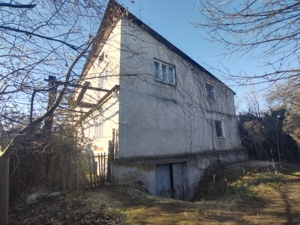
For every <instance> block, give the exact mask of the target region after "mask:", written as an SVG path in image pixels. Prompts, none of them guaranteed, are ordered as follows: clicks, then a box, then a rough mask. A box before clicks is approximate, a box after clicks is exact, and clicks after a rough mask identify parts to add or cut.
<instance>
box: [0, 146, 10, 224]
mask: <svg viewBox="0 0 300 225" xmlns="http://www.w3.org/2000/svg"><path fill="white" fill-rule="evenodd" d="M0 151H1V149H0ZM0 181H1V185H0V225H8V198H9V157H1V158H0Z"/></svg>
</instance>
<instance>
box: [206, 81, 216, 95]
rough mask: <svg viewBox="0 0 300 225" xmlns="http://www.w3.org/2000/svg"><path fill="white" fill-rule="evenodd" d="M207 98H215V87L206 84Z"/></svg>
mask: <svg viewBox="0 0 300 225" xmlns="http://www.w3.org/2000/svg"><path fill="white" fill-rule="evenodd" d="M206 97H208V98H214V87H213V86H212V85H210V84H206Z"/></svg>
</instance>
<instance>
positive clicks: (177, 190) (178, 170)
mask: <svg viewBox="0 0 300 225" xmlns="http://www.w3.org/2000/svg"><path fill="white" fill-rule="evenodd" d="M183 165H184V163H174V164H172V175H173V176H172V178H173V179H172V180H173V182H172V185H173V187H172V189H173V198H175V199H180V200H183V199H184V195H183V190H184V187H183Z"/></svg>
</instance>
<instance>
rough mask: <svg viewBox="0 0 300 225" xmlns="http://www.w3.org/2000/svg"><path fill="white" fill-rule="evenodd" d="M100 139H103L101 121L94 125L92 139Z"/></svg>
mask: <svg viewBox="0 0 300 225" xmlns="http://www.w3.org/2000/svg"><path fill="white" fill-rule="evenodd" d="M102 137H103V121H102V119H101V120H100V121H97V122H95V124H94V138H95V139H99V138H102Z"/></svg>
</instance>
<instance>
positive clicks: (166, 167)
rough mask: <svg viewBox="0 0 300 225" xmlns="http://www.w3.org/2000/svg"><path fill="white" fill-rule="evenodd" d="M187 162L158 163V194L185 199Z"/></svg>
mask: <svg viewBox="0 0 300 225" xmlns="http://www.w3.org/2000/svg"><path fill="white" fill-rule="evenodd" d="M184 164H185V163H172V164H162V165H156V195H157V196H160V197H164V198H175V199H181V200H183V199H184V194H183V192H184V184H183V167H184Z"/></svg>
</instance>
